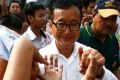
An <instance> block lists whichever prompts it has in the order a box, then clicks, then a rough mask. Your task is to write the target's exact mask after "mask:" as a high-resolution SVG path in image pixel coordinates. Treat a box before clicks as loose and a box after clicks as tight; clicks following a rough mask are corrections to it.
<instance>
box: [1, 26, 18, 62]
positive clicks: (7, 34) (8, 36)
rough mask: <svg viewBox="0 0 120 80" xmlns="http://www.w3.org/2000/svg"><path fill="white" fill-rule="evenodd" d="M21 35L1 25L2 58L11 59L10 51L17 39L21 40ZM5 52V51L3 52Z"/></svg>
mask: <svg viewBox="0 0 120 80" xmlns="http://www.w3.org/2000/svg"><path fill="white" fill-rule="evenodd" d="M19 37H20V35H19V34H18V33H16V32H15V31H13V30H11V29H9V28H7V27H5V26H2V25H0V40H1V41H2V43H1V45H0V47H1V48H0V50H1V51H0V56H2V58H4V59H5V60H8V59H9V56H10V50H11V48H12V46H13V44H14V41H15V39H17V38H19ZM2 49H3V50H4V51H3V50H2Z"/></svg>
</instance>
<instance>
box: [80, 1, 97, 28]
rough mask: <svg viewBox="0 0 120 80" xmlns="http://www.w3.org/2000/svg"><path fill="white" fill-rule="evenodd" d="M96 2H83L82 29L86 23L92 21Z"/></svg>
mask: <svg viewBox="0 0 120 80" xmlns="http://www.w3.org/2000/svg"><path fill="white" fill-rule="evenodd" d="M95 2H96V0H89V1H87V0H85V1H83V9H82V10H83V18H82V27H85V26H86V24H87V22H89V21H92V18H93V16H92V14H93V10H94V7H95Z"/></svg>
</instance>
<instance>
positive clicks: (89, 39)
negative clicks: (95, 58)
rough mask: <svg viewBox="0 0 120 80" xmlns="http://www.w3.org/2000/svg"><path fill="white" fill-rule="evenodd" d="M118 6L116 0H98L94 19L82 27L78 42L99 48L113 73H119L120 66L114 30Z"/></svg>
mask: <svg viewBox="0 0 120 80" xmlns="http://www.w3.org/2000/svg"><path fill="white" fill-rule="evenodd" d="M118 6H119V5H117V3H116V2H115V1H114V0H113V1H111V0H97V2H96V6H95V10H94V14H93V21H92V22H88V23H87V26H86V27H85V28H82V29H81V34H80V36H79V39H78V42H80V43H82V44H85V45H87V46H90V47H92V48H95V49H96V50H98V51H99V52H100V53H101V54H102V55H103V56H104V57H105V59H106V62H105V67H106V68H107V69H109V70H110V71H112V72H113V73H117V72H118V69H119V66H120V64H119V53H118V50H119V45H118V41H117V39H116V37H115V35H114V33H113V32H112V31H113V28H114V27H116V20H117V16H119V15H120V12H119V10H118V9H117V8H118ZM106 12H107V13H106Z"/></svg>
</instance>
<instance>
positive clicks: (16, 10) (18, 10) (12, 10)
mask: <svg viewBox="0 0 120 80" xmlns="http://www.w3.org/2000/svg"><path fill="white" fill-rule="evenodd" d="M9 12H10V13H13V14H14V13H18V14H19V13H21V12H22V9H21V7H20V4H19V3H17V2H13V3H11V5H10V8H9Z"/></svg>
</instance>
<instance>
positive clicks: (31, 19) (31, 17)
mask: <svg viewBox="0 0 120 80" xmlns="http://www.w3.org/2000/svg"><path fill="white" fill-rule="evenodd" d="M27 17H28V20H29V22H30V23H31V22H32V21H33V16H30V15H28V16H27Z"/></svg>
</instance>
